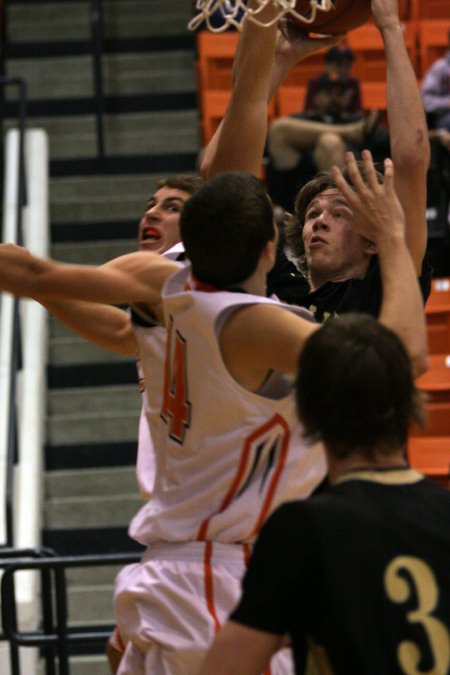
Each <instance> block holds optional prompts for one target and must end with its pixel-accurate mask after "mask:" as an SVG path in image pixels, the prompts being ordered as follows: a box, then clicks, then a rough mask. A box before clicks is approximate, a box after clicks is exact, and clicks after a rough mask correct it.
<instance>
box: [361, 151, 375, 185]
mask: <svg viewBox="0 0 450 675" xmlns="http://www.w3.org/2000/svg"><path fill="white" fill-rule="evenodd" d="M361 157H362V161H363V166H364V172H365V174H366V180H367V185H368V186H369V187H370V188H371V190H376V189H377V188H378V186H379V183H378V180H377V173H376V170H375V165H374V163H373V159H372V153H371V152H370V150H363V151H362V153H361Z"/></svg>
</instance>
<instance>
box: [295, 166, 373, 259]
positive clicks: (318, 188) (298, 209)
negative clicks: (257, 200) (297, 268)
mask: <svg viewBox="0 0 450 675" xmlns="http://www.w3.org/2000/svg"><path fill="white" fill-rule="evenodd" d="M358 168H359V170H360V173H361V176H362V179H363V181H364V182H365V183H367V178H366V175H365V172H364V168H363V165H362V162H358ZM342 173H343V175H344V178H345V180H346V181H347V183H349V185H352V181H351V180H350V177H349V175H348V171H347V168H344V169H343V171H342ZM376 175H377V180H378V182H379V183H382V182H383V180H384V178H383V174H381V173H380V172H379V171H377V172H376ZM330 189H336V183H335V182H334V180H333V178H332V177H331V173H330V172H329V171H321V172H320V173H318V174H317V175H316V176H315V177H314V178H313V179H312V180H310V181H309V182H308V183H306V184H305V185H304V186H303V187H302V188H301V190H300V192H299V193H298V195H297V197H296V200H295V207H294V214H293V216H291V217H290V218H287V220H286V224H285V236H286V242H287V244H288V246H290V248H291V251H292V253H293V255H294V256H295V257H296V258H297V259H298V260H299V262H300V264H302V262H303V264H305V263H304V255H305V247H304V244H303V237H302V233H303V226H304V224H305V216H306V211H307V209H308V206H309V205H310V203H311V202H312V200H313V199H314V197H316V195H318V194H320V193H321V192H324V190H330Z"/></svg>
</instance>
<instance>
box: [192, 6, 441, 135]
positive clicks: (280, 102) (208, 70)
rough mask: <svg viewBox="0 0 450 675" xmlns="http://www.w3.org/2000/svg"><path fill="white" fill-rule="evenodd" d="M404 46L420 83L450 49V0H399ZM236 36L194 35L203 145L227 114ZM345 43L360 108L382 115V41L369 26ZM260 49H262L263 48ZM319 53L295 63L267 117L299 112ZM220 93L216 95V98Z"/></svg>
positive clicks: (350, 35) (320, 63) (320, 64)
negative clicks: (358, 82) (358, 90)
mask: <svg viewBox="0 0 450 675" xmlns="http://www.w3.org/2000/svg"><path fill="white" fill-rule="evenodd" d="M400 10H401V17H402V20H404V23H403V26H404V29H405V33H404V34H405V41H406V46H407V49H408V52H409V56H410V58H411V62H412V64H413V67H414V69H415V72H416V75H417V77H418V79H419V80H421V79H422V78H423V74H424V73H425V71H426V70H427V69H428V68H429V66H430V65H431V63H433V62H434V61H435V60H436V59H437V58H439V57H440V56H442V54H443V53H444V51H445V49H446V48H447V47H448V32H449V30H450V16H449V0H402V2H401V3H400ZM238 39H239V34H238V33H237V32H236V31H229V32H225V33H219V34H218V33H211V32H209V31H207V30H204V31H200V32H199V33H198V35H197V52H198V81H199V92H200V108H201V113H202V117H203V122H202V133H203V142H204V143H207V142H208V140H209V138H210V137H211V135H212V133H213V132H214V130H215V129H216V128H217V125H218V122H219V119H220V116H221V115H222V114H223V112H225V108H226V101H227V100H228V99H227V97H225V95H224V94H223V92H229V91H230V89H231V73H232V65H233V58H234V55H235V52H236V46H237V42H238ZM346 43H347V44H348V46H349V47H351V49H353V51H354V52H355V54H356V58H355V62H354V64H353V68H352V73H353V74H354V75H355V76H356V77H359V78H360V80H361V92H362V100H363V106H364V108H365V109H366V110H371V109H378V110H380V111H381V112H382V113H385V111H386V59H385V55H384V48H383V41H382V39H381V36H380V33H379V31H378V29H377V28H376V26H375V24H374V22H373V21H369V22H367V23H366V24H364V25H362V26H360V27H359V28H356V29H355V30H352V31H350V32H349V33H348V35H347V37H346ZM261 48H263V45H262V46H261ZM325 51H326V50H321V51H320V52H317V53H316V54H313V55H311V56H310V57H308V58H307V59H305V61H302V62H301V63H299V64H298V65H297V66H296V67H295V68H293V69H292V71H291V72H290V73H289V75H288V76H287V78H286V80H285V81H284V82H283V85H282V87H280V90H279V93H278V95H277V96H276V99H275V102H274V104H273V107H272V108H271V111H270V117H272V116H274V115H286V114H291V113H292V112H296V111H299V110H301V109H302V107H303V102H304V96H305V89H306V87H307V84H308V81H309V80H310V78H311V77H313V76H314V75H317V74H318V73H320V72H322V71H323V56H324V53H325ZM219 92H220V93H219Z"/></svg>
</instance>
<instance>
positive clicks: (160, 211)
mask: <svg viewBox="0 0 450 675" xmlns="http://www.w3.org/2000/svg"><path fill="white" fill-rule="evenodd" d="M189 197H190V194H189V193H188V192H184V191H183V190H176V189H175V188H169V187H163V188H160V189H159V190H157V191H156V192H155V194H154V195H152V196H151V197H150V199H149V200H148V203H147V209H146V211H145V213H144V215H143V216H142V218H141V220H140V223H139V232H138V245H139V248H140V250H141V251H153V252H154V253H159V254H162V253H165V252H166V251H168V250H169V249H170V248H172V246H174V245H175V244H177V243H178V242H179V241H180V213H181V209H182V208H183V204H184V202H185V201H187V199H189Z"/></svg>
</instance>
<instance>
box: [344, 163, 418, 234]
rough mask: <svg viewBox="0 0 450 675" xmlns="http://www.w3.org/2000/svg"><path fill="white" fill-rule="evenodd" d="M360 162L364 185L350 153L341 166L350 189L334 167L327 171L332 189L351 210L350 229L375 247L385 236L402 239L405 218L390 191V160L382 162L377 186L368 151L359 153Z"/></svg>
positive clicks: (391, 184)
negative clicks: (344, 167)
mask: <svg viewBox="0 0 450 675" xmlns="http://www.w3.org/2000/svg"><path fill="white" fill-rule="evenodd" d="M362 159H363V161H362V166H363V169H364V173H365V176H366V181H367V182H365V181H364V180H363V178H362V175H361V172H360V169H359V167H358V164H357V162H356V160H355V156H354V155H353V153H352V152H348V153H347V154H346V158H345V162H346V166H347V171H348V175H349V178H350V180H351V182H352V184H353V187H352V186H351V185H350V184H349V183H348V182H347V181H346V180H345V178H344V176H343V174H342V171H341V170H340V169H339V168H338V167H336V166H334V167H332V169H331V175H332V177H333V180H334V182H335V183H336V187H337V188H338V189H339V191H340V192H341V193H342V195H343V196H344V197H345V199H346V200H347V201H348V203H349V205H350V206H351V208H352V210H353V214H354V221H353V228H354V229H355V231H356V232H358V233H359V234H360V235H361V236H363V237H365V238H366V239H370V240H371V241H373V242H375V243H376V242H378V241H380V239H382V238H383V237H386V236H392V235H394V236H395V235H400V236H403V235H404V232H405V215H404V212H403V208H402V206H401V204H400V201H399V199H398V197H397V194H396V192H395V190H394V165H393V163H392V160H391V159H385V160H384V182H383V183H379V182H378V180H377V176H376V171H375V166H374V163H373V161H372V155H371V154H370V152H369V150H363V152H362Z"/></svg>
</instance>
